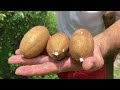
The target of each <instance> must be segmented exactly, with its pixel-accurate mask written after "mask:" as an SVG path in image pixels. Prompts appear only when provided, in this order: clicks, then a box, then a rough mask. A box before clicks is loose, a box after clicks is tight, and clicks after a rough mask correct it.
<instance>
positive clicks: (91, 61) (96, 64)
mask: <svg viewBox="0 0 120 90" xmlns="http://www.w3.org/2000/svg"><path fill="white" fill-rule="evenodd" d="M103 65H104V60H103V59H102V58H101V59H98V58H96V57H88V58H86V59H85V60H84V62H83V64H82V67H83V69H84V70H89V71H96V70H98V69H100V68H102V67H103Z"/></svg>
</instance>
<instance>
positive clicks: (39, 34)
mask: <svg viewBox="0 0 120 90" xmlns="http://www.w3.org/2000/svg"><path fill="white" fill-rule="evenodd" d="M49 37H50V34H49V32H48V29H47V28H46V27H44V26H35V27H33V28H32V29H30V30H29V31H28V32H27V33H26V34H25V35H24V37H23V38H22V40H21V42H20V46H19V48H20V52H21V53H22V54H23V55H24V57H26V58H33V57H36V56H38V55H39V54H41V53H42V52H43V50H45V47H46V45H47V42H48V39H49Z"/></svg>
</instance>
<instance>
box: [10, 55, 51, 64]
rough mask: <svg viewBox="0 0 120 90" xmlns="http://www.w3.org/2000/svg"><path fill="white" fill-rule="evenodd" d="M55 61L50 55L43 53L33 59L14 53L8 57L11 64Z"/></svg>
mask: <svg viewBox="0 0 120 90" xmlns="http://www.w3.org/2000/svg"><path fill="white" fill-rule="evenodd" d="M51 61H53V60H52V59H51V58H50V57H49V56H45V55H41V56H38V57H35V58H32V59H27V58H24V57H22V55H13V56H11V57H10V58H9V59H8V63H9V64H28V65H32V64H42V63H45V62H51Z"/></svg>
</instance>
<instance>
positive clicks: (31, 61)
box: [8, 31, 104, 76]
mask: <svg viewBox="0 0 120 90" xmlns="http://www.w3.org/2000/svg"><path fill="white" fill-rule="evenodd" d="M80 33H81V32H80ZM32 34H33V33H32ZM81 34H84V31H83V32H82V33H81ZM41 35H42V34H41ZM44 35H45V34H44ZM47 35H48V34H47ZM77 35H78V34H75V36H76V37H78V38H84V37H83V36H81V37H79V36H77ZM53 36H54V35H53ZM58 36H59V35H58ZM48 37H49V35H48ZM30 38H32V37H29V39H30ZM40 38H41V37H40ZM63 38H64V39H61V40H60V41H62V40H63V41H64V40H65V42H63V43H66V44H65V45H61V44H56V45H55V46H56V47H57V45H59V46H60V48H56V49H55V48H52V46H54V44H53V45H52V44H50V46H49V45H48V46H49V48H48V49H47V50H48V54H49V55H50V54H51V51H50V50H53V51H54V52H56V51H55V50H58V51H57V52H60V53H56V54H55V53H54V54H55V55H53V56H55V59H56V55H58V54H59V55H60V56H61V55H62V57H60V58H59V61H57V60H55V59H54V58H53V57H49V56H48V55H47V54H43V53H41V54H40V53H39V56H36V55H35V56H34V58H33V57H32V58H25V57H22V56H23V55H24V53H22V52H21V51H20V50H21V49H20V50H17V51H16V55H14V56H11V57H10V58H9V60H8V62H9V63H11V64H26V65H25V66H21V67H19V68H17V70H16V74H18V75H24V76H32V75H45V74H52V73H58V72H65V71H76V70H83V69H84V70H97V69H99V68H101V67H102V66H103V64H104V60H103V58H102V55H101V51H100V47H99V46H97V44H96V43H94V45H92V46H89V45H85V43H88V42H85V43H84V42H82V43H81V46H83V45H85V46H87V47H86V48H85V49H86V50H88V48H89V47H91V49H90V52H91V51H93V50H94V52H93V53H90V52H89V53H87V51H86V52H84V53H85V54H86V53H87V54H86V55H87V57H85V56H84V55H83V54H81V53H79V54H78V53H77V51H74V52H75V54H76V56H77V57H78V59H79V58H81V57H82V58H83V59H84V61H83V63H80V62H78V61H76V60H74V59H75V58H74V55H73V56H72V55H71V54H72V53H71V52H70V55H71V56H72V58H71V57H70V56H66V53H64V52H67V51H68V43H69V39H68V38H67V37H66V36H64V35H63ZM42 39H44V37H43V36H42ZM84 39H86V38H84ZM39 40H40V39H36V41H35V42H40V41H39ZM49 40H50V39H49ZM49 40H48V41H49ZM57 40H59V39H57ZM33 41H34V40H33ZM33 41H32V40H31V41H30V42H29V43H31V42H33ZM83 41H84V40H83ZM88 41H90V40H88ZM91 41H92V39H91ZM55 42H57V41H55ZM70 42H71V41H70ZM78 42H79V41H78ZM92 42H93V41H92ZM26 43H27V41H26V42H25V44H26ZM57 43H60V42H57ZM79 43H80V42H79ZM45 44H46V43H45ZM28 45H29V44H28ZM46 45H47V44H46ZM23 46H25V45H23ZM63 46H64V47H63ZM93 46H94V48H93ZM36 47H39V46H36ZM23 48H24V47H23ZM74 48H75V47H74ZM29 49H30V50H31V53H32V51H35V50H36V49H35V48H33V50H32V47H29ZM29 49H28V50H29ZM34 49H35V50H34ZM49 49H50V50H49ZM76 50H77V49H76ZM78 50H80V49H78ZM83 50H84V48H83ZM62 51H63V52H62ZM71 51H72V50H71ZM81 52H83V51H81ZM20 53H21V54H20ZM33 53H35V52H33ZM22 54H23V55H22ZM24 56H25V55H24ZM30 56H31V54H30ZM65 56H66V57H65ZM58 57H59V56H58Z"/></svg>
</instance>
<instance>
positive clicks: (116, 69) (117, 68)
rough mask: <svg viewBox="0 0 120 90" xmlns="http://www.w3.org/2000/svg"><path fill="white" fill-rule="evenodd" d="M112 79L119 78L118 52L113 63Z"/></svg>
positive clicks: (119, 55)
mask: <svg viewBox="0 0 120 90" xmlns="http://www.w3.org/2000/svg"><path fill="white" fill-rule="evenodd" d="M113 76H114V79H120V53H119V54H118V55H117V58H116V61H115V63H114V74H113Z"/></svg>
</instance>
